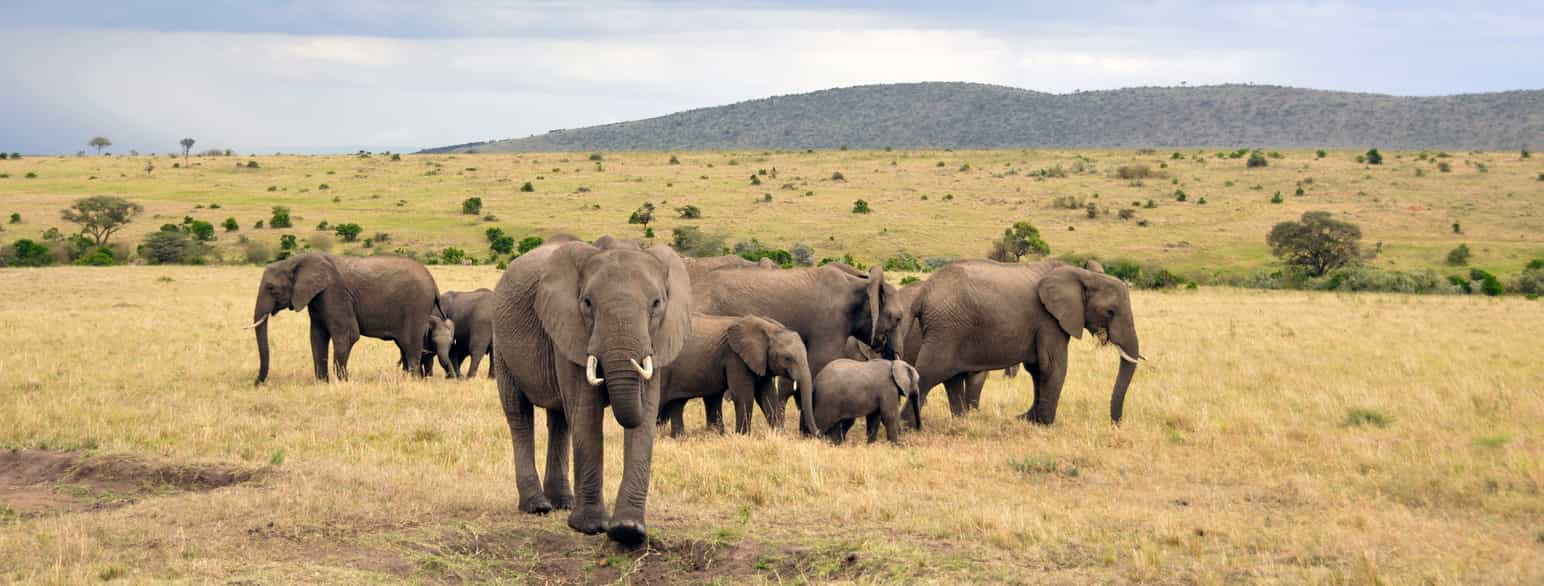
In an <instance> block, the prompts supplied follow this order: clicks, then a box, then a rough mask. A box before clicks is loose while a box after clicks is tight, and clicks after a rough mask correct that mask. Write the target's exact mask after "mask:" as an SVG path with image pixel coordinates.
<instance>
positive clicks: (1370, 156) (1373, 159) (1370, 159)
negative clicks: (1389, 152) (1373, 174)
mask: <svg viewBox="0 0 1544 586" xmlns="http://www.w3.org/2000/svg"><path fill="white" fill-rule="evenodd" d="M1367 164H1369V165H1382V164H1383V153H1380V152H1378V149H1377V148H1371V149H1368V150H1367Z"/></svg>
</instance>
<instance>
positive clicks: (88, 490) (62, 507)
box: [0, 450, 257, 517]
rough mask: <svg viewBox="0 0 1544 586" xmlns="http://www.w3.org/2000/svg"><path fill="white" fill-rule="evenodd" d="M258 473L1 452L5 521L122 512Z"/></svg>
mask: <svg viewBox="0 0 1544 586" xmlns="http://www.w3.org/2000/svg"><path fill="white" fill-rule="evenodd" d="M256 476H257V472H254V471H251V470H241V469H236V468H227V467H219V466H208V465H191V464H171V463H157V462H151V461H148V460H145V459H142V458H136V457H133V456H92V455H86V454H81V453H75V452H56V451H48V450H6V451H0V516H15V517H37V516H45V515H55V514H60V513H73V512H80V511H97V510H105V509H111V508H115V507H120V506H124V505H127V504H129V503H133V502H135V501H138V500H139V499H142V498H145V497H150V496H160V495H168V494H175V493H180V492H199V491H206V490H214V489H216V488H221V487H225V486H231V485H234V484H240V483H243V482H247V481H249V480H252V479H253V478H255V477H256Z"/></svg>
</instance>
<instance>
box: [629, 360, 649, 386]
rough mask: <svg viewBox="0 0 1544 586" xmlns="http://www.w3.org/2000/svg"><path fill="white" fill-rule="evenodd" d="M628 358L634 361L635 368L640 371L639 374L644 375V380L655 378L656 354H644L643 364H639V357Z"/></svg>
mask: <svg viewBox="0 0 1544 586" xmlns="http://www.w3.org/2000/svg"><path fill="white" fill-rule="evenodd" d="M628 360H629V361H631V362H632V363H633V369H635V370H637V371H638V376H641V377H643V380H649V379H652V378H654V355H652V354H651V355H648V356H644V357H643V364H638V360H637V359H633V358H629V359H628Z"/></svg>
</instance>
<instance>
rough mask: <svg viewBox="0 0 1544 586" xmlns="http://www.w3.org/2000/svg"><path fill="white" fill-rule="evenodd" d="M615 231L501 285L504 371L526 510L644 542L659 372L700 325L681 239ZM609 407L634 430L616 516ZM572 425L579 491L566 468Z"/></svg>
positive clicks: (545, 250)
mask: <svg viewBox="0 0 1544 586" xmlns="http://www.w3.org/2000/svg"><path fill="white" fill-rule="evenodd" d="M604 240H605V242H604V245H603V246H600V247H597V246H593V245H591V244H588V243H584V242H565V243H561V244H548V245H544V246H541V247H538V248H536V249H535V250H532V251H531V252H528V253H526V254H524V255H522V256H521V257H520V258H519V259H516V260H515V261H514V262H511V263H510V264H509V268H508V270H506V271H504V276H503V277H502V278H500V279H499V283H498V286H497V287H496V288H495V289H494V291H493V331H494V334H493V361H494V363H495V365H496V366H495V368H494V378H495V379H496V380H497V381H498V385H499V399H500V401H501V402H502V403H503V406H504V416H505V419H506V420H507V422H508V423H509V433H510V437H511V440H512V442H513V445H514V454H515V481H516V487H517V489H518V491H519V495H520V505H519V506H520V510H521V511H524V512H527V513H536V514H542V513H547V512H550V511H551V510H552V509H554V508H559V509H562V508H570V507H572V509H573V510H572V511H571V512H570V513H569V515H568V526H569V527H572V528H574V529H575V530H577V531H580V532H582V533H587V534H593V533H599V532H602V531H605V532H606V534H607V535H608V536H609V537H610V538H611V539H612V540H614V541H617V542H619V543H622V544H625V545H637V544H639V543H642V542H643V541H644V539H646V537H647V533H646V531H645V524H644V510H645V504H646V503H647V500H648V491H649V466H650V461H651V458H652V454H653V446H654V425H655V420H654V418H655V415H656V414H657V413H658V409H659V391H660V388H659V387H660V379H659V377H656V376H655V374H656V372H657V370H656V369H659V368H664V367H666V366H669V365H670V363H671V362H672V361H674V360H675V358H676V356H677V355H678V354H679V353H680V351H681V347H682V346H683V345H684V344H685V343H686V339H687V337H688V336H690V334H691V306H692V296H691V285H690V283H689V281H688V278H687V276H686V267H685V266H683V265H682V263H681V259H680V258H679V257H677V256H676V254H675V252H674V251H672V250H670V248H668V247H665V246H655V247H653V248H650V249H648V250H642V249H640V248H638V247H637V246H635V245H631V244H626V243H620V242H616V241H611V240H609V239H604ZM608 404H609V405H610V406H611V411H612V415H613V416H615V417H616V420H617V423H619V424H621V426H622V428H623V430H624V431H623V439H622V441H623V456H622V463H623V464H622V466H623V468H622V483H621V488H620V489H619V491H618V493H617V505H616V510H615V512H613V513H611V514H609V515H608V514H607V511H606V503H605V497H604V496H602V495H601V488H602V484H603V468H602V464H603V462H604V452H605V450H604V444H603V442H602V423H603V418H604V416H605V408H606V406H607V405H608ZM533 407H541V408H542V409H545V410H546V411H547V434H548V435H547V472H546V481H545V483H543V482H542V480H541V478H540V477H539V476H538V475H537V472H536V461H535V443H534V441H533V437H532V436H533V433H534V431H533V429H534V426H535V420H534V419H535V415H534V409H533ZM570 426H572V428H573V429H572V442H573V443H572V447H573V451H574V472H573V474H574V478H575V482H576V484H577V485H578V491H577V492H575V491H573V490H572V489H570V487H569V484H568V476H567V474H566V471H565V470H564V468H565V467H566V466H567V462H568V450H569V442H570V429H569V427H570ZM575 497H577V498H575Z"/></svg>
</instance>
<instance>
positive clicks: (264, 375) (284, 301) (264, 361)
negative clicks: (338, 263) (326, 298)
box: [250, 254, 341, 384]
mask: <svg viewBox="0 0 1544 586" xmlns="http://www.w3.org/2000/svg"><path fill="white" fill-rule="evenodd" d="M340 280H341V277H340V276H339V275H338V269H337V267H334V266H333V264H332V261H330V260H328V259H327V257H325V256H322V255H319V254H302V255H299V256H293V257H290V258H288V259H285V260H281V261H279V262H275V263H272V264H270V265H268V268H266V269H264V270H263V280H262V282H261V283H259V284H258V287H257V306H256V307H255V308H253V310H252V325H251V326H250V327H253V328H256V330H257V357H258V368H257V384H262V383H263V381H265V380H267V379H268V317H269V316H271V315H275V314H277V313H279V312H280V311H283V310H285V309H292V310H295V311H300V310H301V309H303V308H305V307H308V306H310V305H311V301H312V300H314V299H316V296H317V295H320V294H321V293H322V291H325V290H327V288H328V287H332V286H333V285H334V284H335V283H337V282H338V281H340Z"/></svg>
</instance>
